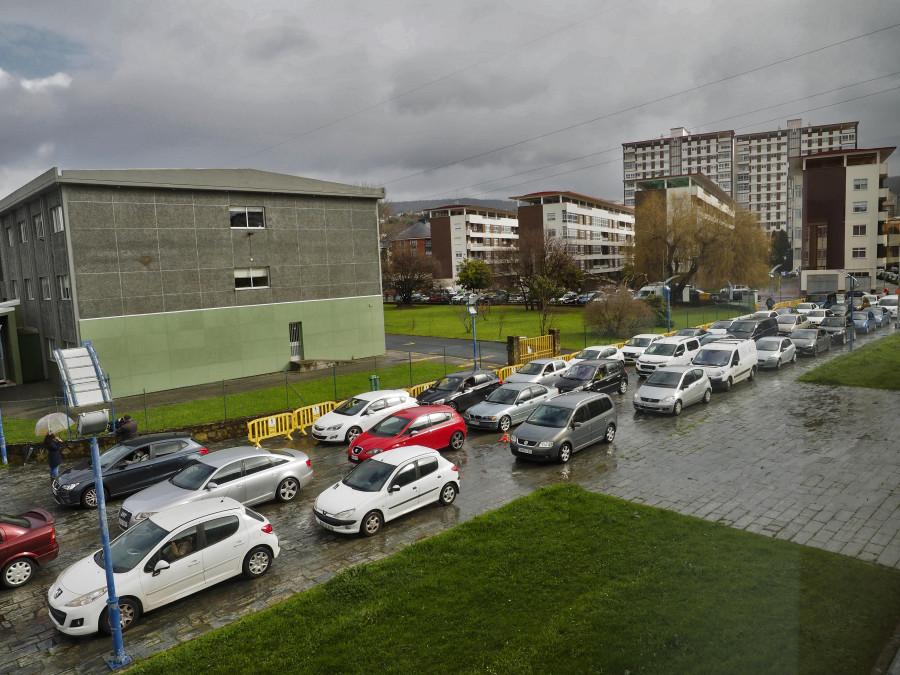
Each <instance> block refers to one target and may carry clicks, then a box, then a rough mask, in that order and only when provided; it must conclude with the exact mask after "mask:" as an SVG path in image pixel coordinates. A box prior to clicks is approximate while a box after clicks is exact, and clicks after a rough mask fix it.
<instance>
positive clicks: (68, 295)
mask: <svg viewBox="0 0 900 675" xmlns="http://www.w3.org/2000/svg"><path fill="white" fill-rule="evenodd" d="M56 284H57V286H59V299H60V300H71V299H72V291H71V289H70V288H69V275H68V274H60V275H58V276H57V277H56Z"/></svg>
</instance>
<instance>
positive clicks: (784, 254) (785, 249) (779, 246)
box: [769, 230, 794, 272]
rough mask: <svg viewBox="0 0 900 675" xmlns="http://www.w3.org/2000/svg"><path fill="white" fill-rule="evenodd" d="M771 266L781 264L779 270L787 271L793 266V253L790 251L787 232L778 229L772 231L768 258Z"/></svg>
mask: <svg viewBox="0 0 900 675" xmlns="http://www.w3.org/2000/svg"><path fill="white" fill-rule="evenodd" d="M769 264H770V265H771V266H772V267H775V265H781V271H782V272H787V271H789V270H790V269H792V268H793V266H794V254H793V252H792V251H791V241H790V240H789V239H788V236H787V232H785V231H784V230H778V231H776V232H773V233H772V259H771V260H769Z"/></svg>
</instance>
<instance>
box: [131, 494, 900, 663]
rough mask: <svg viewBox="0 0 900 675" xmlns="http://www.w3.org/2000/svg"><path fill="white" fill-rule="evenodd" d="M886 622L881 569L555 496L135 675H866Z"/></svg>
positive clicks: (711, 526) (459, 531) (597, 501)
mask: <svg viewBox="0 0 900 675" xmlns="http://www.w3.org/2000/svg"><path fill="white" fill-rule="evenodd" d="M463 488H464V489H465V486H463ZM434 508H439V507H434ZM374 543H375V542H373V544H374ZM336 544H337V545H338V546H340V543H339V542H336ZM275 564H276V565H277V564H278V562H277V561H276V563H275ZM257 583H266V581H265V579H263V580H261V581H259V582H257ZM248 593H252V589H248ZM163 611H165V610H163ZM898 620H900V571H898V570H895V569H890V568H886V567H880V566H877V565H873V564H868V563H864V562H861V561H859V560H855V559H852V558H848V557H845V556H840V555H837V554H832V553H827V552H825V551H821V550H817V549H812V548H806V547H803V546H799V545H796V544H792V543H790V542H785V541H781V540H776V539H770V538H768V537H764V536H761V535H755V534H751V533H747V532H742V531H740V530H735V529H732V528H729V527H726V526H724V525H718V524H716V523H710V522H707V521H703V520H700V519H697V518H692V517H686V516H681V515H678V514H675V513H673V512H670V511H664V510H661V509H655V508H651V507H646V506H641V505H635V504H632V503H629V502H626V501H623V500H620V499H616V498H613V497H607V496H604V495H597V494H593V493H590V492H587V491H585V490H584V489H582V488H580V487H579V486H575V485H558V486H554V487H549V488H543V489H541V490H539V491H538V492H536V493H534V494H532V495H530V496H528V497H524V498H521V499H519V500H516V501H515V502H513V503H511V504H509V505H507V506H506V507H504V508H502V509H499V510H497V511H494V512H491V513H489V514H486V515H483V516H479V517H477V518H475V519H474V520H471V521H469V522H466V523H463V524H462V525H460V526H458V527H456V528H454V529H453V530H450V531H447V532H445V533H442V534H440V535H437V536H434V537H431V538H429V539H426V540H424V541H422V542H419V543H417V544H414V545H412V546H409V547H408V548H406V549H404V550H403V551H401V552H400V553H397V554H396V555H393V556H391V557H389V558H386V559H384V560H382V561H379V562H377V563H372V564H367V565H362V566H359V567H355V568H352V569H349V570H347V571H345V572H343V573H341V574H339V575H337V576H335V577H334V578H333V579H331V580H330V581H329V582H327V583H326V584H324V585H322V586H318V587H316V588H313V589H311V590H309V591H307V592H304V593H300V594H298V595H296V596H294V597H293V598H291V599H289V600H287V601H285V602H283V603H281V604H280V605H277V606H275V607H274V608H272V609H269V610H265V611H262V612H259V613H257V614H253V615H251V616H248V617H246V618H244V619H242V620H241V621H239V622H237V623H235V624H232V625H230V626H226V627H224V628H221V629H218V630H213V631H210V632H209V633H207V634H205V635H203V636H201V637H199V638H197V639H196V640H193V641H191V642H188V643H186V644H184V645H180V646H178V647H176V648H173V649H171V650H170V651H168V652H164V653H162V654H159V655H157V656H155V657H152V658H150V659H149V660H148V661H146V662H143V663H140V664H138V665H137V667H136V668H134V672H136V673H161V674H168V673H172V672H191V673H236V672H253V673H288V672H308V673H338V672H340V673H345V672H383V671H391V672H402V673H418V672H434V671H443V672H447V671H451V672H478V673H481V672H500V673H512V672H522V673H527V672H574V673H580V672H583V673H587V672H603V673H606V672H609V673H628V672H631V673H752V674H753V675H756V674H758V673H796V672H800V673H816V674H818V673H868V672H869V671H870V669H871V668H872V665H873V664H874V662H875V660H876V659H877V658H878V656H879V654H880V652H881V650H882V648H883V647H884V645H885V644H886V643H887V641H888V639H889V637H890V635H891V633H892V631H893V630H894V627H895V626H896V625H897V622H898ZM126 643H127V637H126Z"/></svg>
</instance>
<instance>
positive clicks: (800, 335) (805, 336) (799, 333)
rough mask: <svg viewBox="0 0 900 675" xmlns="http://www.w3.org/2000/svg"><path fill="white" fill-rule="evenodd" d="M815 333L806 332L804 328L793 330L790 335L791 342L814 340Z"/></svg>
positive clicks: (811, 331) (812, 331)
mask: <svg viewBox="0 0 900 675" xmlns="http://www.w3.org/2000/svg"><path fill="white" fill-rule="evenodd" d="M816 335H818V333H816V331H814V330H807V329H805V328H801V329H800V330H795V331H794V333H793V334H792V335H791V339H792V340H814V339H815V338H816Z"/></svg>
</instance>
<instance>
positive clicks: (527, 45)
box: [0, 0, 900, 201]
mask: <svg viewBox="0 0 900 675" xmlns="http://www.w3.org/2000/svg"><path fill="white" fill-rule="evenodd" d="M895 24H897V26H895ZM892 26H894V27H892ZM875 31H879V32H875ZM866 34H869V35H866ZM860 36H863V37H860ZM814 50H816V51H814ZM809 52H813V53H809ZM803 54H806V55H803ZM876 78H877V79H876ZM795 117H801V118H803V120H804V123H813V124H827V123H833V122H842V121H859V123H860V126H859V131H860V133H859V145H860V146H861V147H880V146H895V145H898V144H900V3H897V2H883V1H882V0H857V1H856V2H852V3H851V2H848V1H847V0H787V1H785V0H778V1H775V0H753V1H752V2H747V1H746V0H740V1H737V0H709V1H706V0H683V1H677V0H674V1H673V0H669V1H667V2H666V1H662V0H557V1H556V2H538V1H537V0H506V1H493V0H454V1H453V2H427V1H426V2H423V1H422V0H414V1H413V0H383V1H382V2H365V3H364V2H347V1H345V0H330V1H329V2H322V1H321V0H319V1H316V2H304V1H301V0H290V1H287V0H268V1H266V2H261V1H258V0H241V1H240V2H236V1H235V2H232V1H224V0H216V1H211V0H203V1H199V0H197V1H194V0H188V1H185V0H178V1H173V0H153V2H150V1H144V2H121V1H113V0H79V2H72V0H39V1H35V0H24V1H20V0H3V2H2V9H0V197H3V196H5V195H7V194H9V193H10V192H12V191H13V190H15V189H16V188H18V187H21V186H22V185H24V184H25V183H26V182H28V181H29V180H31V179H32V178H34V177H36V176H37V175H39V174H40V173H42V172H44V171H46V170H47V169H49V168H50V167H52V166H58V167H60V168H62V169H99V168H138V167H149V168H162V167H165V168H245V167H246V168H255V169H262V170H266V171H276V172H283V173H290V174H295V175H300V176H305V177H309V178H318V179H323V180H332V181H339V182H344V183H352V184H360V185H369V186H383V187H385V188H386V189H387V193H388V198H389V199H391V200H393V201H402V200H408V199H429V200H435V201H453V200H457V199H460V200H464V199H466V198H472V197H475V198H481V199H504V198H506V197H509V196H514V195H521V194H526V193H529V192H536V191H542V190H572V191H575V192H580V193H583V194H587V195H591V196H595V197H600V198H604V199H611V200H615V201H620V200H621V199H622V196H623V195H622V182H621V180H622V151H621V144H622V143H623V142H628V141H636V140H643V139H648V138H655V137H659V136H660V135H662V134H668V133H669V129H670V127H675V126H685V127H687V128H688V129H689V130H691V131H693V132H703V131H714V130H720V129H734V130H735V131H736V132H738V133H747V132H749V131H759V130H766V129H775V128H778V127H779V126H781V127H784V126H785V125H786V121H787V120H788V119H789V118H795ZM891 161H892V162H893V166H892V168H891V171H890V173H891V174H892V175H897V174H900V170H898V169H900V154H895V155H894V156H893V157H892V158H891Z"/></svg>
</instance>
